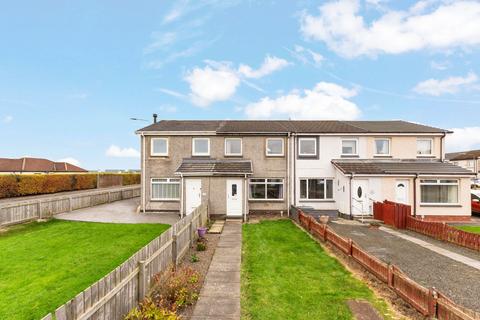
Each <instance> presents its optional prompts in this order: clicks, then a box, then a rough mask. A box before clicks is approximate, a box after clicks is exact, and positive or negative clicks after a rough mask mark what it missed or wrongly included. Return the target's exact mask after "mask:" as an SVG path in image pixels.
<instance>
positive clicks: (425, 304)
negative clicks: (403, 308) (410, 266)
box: [392, 267, 431, 316]
mask: <svg viewBox="0 0 480 320" xmlns="http://www.w3.org/2000/svg"><path fill="white" fill-rule="evenodd" d="M392 286H393V289H394V290H395V292H396V293H397V294H398V295H400V296H401V297H402V298H403V299H404V300H406V301H408V303H410V304H411V305H412V306H414V307H415V309H417V310H418V311H419V312H420V313H421V314H423V315H424V316H427V315H431V314H430V304H429V303H430V301H431V300H430V299H431V292H430V290H429V289H427V288H425V287H423V286H421V285H419V284H418V283H416V282H415V281H413V280H412V279H410V278H409V277H407V276H406V275H405V274H404V273H403V272H401V271H400V270H399V269H397V268H395V267H394V268H393V284H392Z"/></svg>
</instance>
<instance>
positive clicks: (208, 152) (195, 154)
mask: <svg viewBox="0 0 480 320" xmlns="http://www.w3.org/2000/svg"><path fill="white" fill-rule="evenodd" d="M197 140H207V142H208V143H207V146H208V151H207V152H196V150H195V141H197ZM192 156H210V138H192Z"/></svg>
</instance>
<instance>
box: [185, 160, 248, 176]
mask: <svg viewBox="0 0 480 320" xmlns="http://www.w3.org/2000/svg"><path fill="white" fill-rule="evenodd" d="M176 172H177V173H208V174H214V175H215V174H217V175H218V174H225V173H234V174H250V173H252V162H251V161H250V160H216V159H183V161H182V163H181V164H180V166H179V167H178V168H177V170H176Z"/></svg>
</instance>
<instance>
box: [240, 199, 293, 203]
mask: <svg viewBox="0 0 480 320" xmlns="http://www.w3.org/2000/svg"><path fill="white" fill-rule="evenodd" d="M248 202H285V200H284V199H248Z"/></svg>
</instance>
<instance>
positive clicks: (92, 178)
mask: <svg viewBox="0 0 480 320" xmlns="http://www.w3.org/2000/svg"><path fill="white" fill-rule="evenodd" d="M72 184H73V186H72V189H73V190H87V189H95V188H96V187H97V175H96V174H94V173H89V174H74V175H73V176H72Z"/></svg>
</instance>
